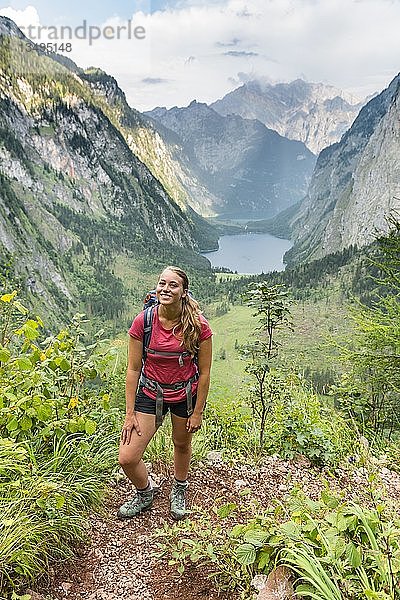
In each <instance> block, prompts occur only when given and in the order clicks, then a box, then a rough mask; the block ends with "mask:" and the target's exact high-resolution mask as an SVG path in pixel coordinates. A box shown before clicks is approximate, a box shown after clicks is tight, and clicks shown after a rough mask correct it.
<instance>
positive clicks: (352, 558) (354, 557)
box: [346, 542, 362, 569]
mask: <svg viewBox="0 0 400 600" xmlns="http://www.w3.org/2000/svg"><path fill="white" fill-rule="evenodd" d="M346 558H347V560H348V561H349V563H350V565H351V566H352V567H353V568H354V569H357V568H358V567H360V566H361V563H362V556H361V550H360V548H357V546H355V545H354V544H353V542H349V543H348V544H347V546H346Z"/></svg>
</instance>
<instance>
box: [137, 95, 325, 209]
mask: <svg viewBox="0 0 400 600" xmlns="http://www.w3.org/2000/svg"><path fill="white" fill-rule="evenodd" d="M145 114H146V115H148V116H150V117H151V118H152V119H154V120H155V121H157V122H158V123H161V125H163V126H164V127H166V128H167V129H169V130H171V131H172V132H174V133H175V134H176V135H177V136H178V138H179V140H180V141H181V145H182V147H183V149H184V151H185V153H186V155H187V156H188V157H189V159H190V162H191V165H192V171H193V172H194V173H195V174H196V176H197V178H198V180H199V181H201V182H202V183H203V184H204V186H205V187H206V188H207V189H208V190H210V192H211V193H212V194H213V195H214V196H216V197H217V198H220V199H222V201H223V202H222V205H221V203H220V204H219V205H217V206H213V208H214V210H215V211H216V212H218V213H219V214H220V215H222V216H225V217H228V216H243V217H248V218H251V217H256V216H260V217H261V216H265V217H266V216H271V215H274V214H276V213H277V212H279V211H280V210H282V209H284V208H286V207H287V206H290V205H291V204H293V203H295V202H296V201H298V200H299V199H300V198H302V197H303V196H304V195H305V193H306V191H307V187H308V183H309V180H310V176H311V172H312V169H313V166H314V163H315V157H314V155H313V154H312V153H311V152H310V151H309V150H308V149H307V148H306V147H305V146H304V144H303V143H301V142H295V141H292V140H287V139H286V138H284V137H282V136H280V135H279V134H278V133H276V132H275V131H272V130H270V129H268V128H266V127H265V125H263V124H262V123H260V122H259V121H257V120H254V119H253V120H250V119H243V118H242V117H239V116H237V115H229V116H227V117H223V116H221V115H220V114H218V113H217V112H216V111H215V110H213V109H212V108H210V107H209V106H207V104H204V103H199V102H196V101H195V100H194V101H193V102H191V104H190V105H189V106H187V107H185V108H177V107H175V108H171V109H169V110H167V109H166V108H155V109H154V110H152V111H149V112H147V113H145Z"/></svg>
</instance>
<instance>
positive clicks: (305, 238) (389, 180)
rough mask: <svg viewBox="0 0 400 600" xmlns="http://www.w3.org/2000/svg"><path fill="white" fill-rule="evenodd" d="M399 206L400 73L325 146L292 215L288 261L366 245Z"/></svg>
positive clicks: (380, 230)
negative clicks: (307, 187) (301, 198)
mask: <svg viewBox="0 0 400 600" xmlns="http://www.w3.org/2000/svg"><path fill="white" fill-rule="evenodd" d="M399 209H400V76H397V77H396V78H395V79H394V80H393V81H392V82H391V84H390V85H389V87H388V88H387V89H386V90H384V91H383V92H382V93H381V94H379V95H378V96H376V97H375V98H373V99H372V100H371V101H370V102H369V103H368V104H367V105H366V106H365V107H364V108H363V109H362V110H361V112H360V114H359V116H358V117H357V119H356V120H355V122H354V124H353V126H352V127H351V129H350V130H349V131H348V132H347V133H346V134H345V135H344V136H343V138H342V140H341V142H340V143H338V144H335V145H333V146H331V147H330V148H327V149H326V150H324V151H323V152H321V154H320V156H319V158H318V161H317V164H316V167H315V171H314V174H313V178H312V182H311V185H310V189H309V192H308V194H307V196H306V198H305V199H304V201H303V202H302V204H301V206H300V209H299V211H298V212H297V214H296V215H295V217H294V218H293V219H292V230H293V239H294V247H293V248H292V249H291V250H290V251H289V252H288V255H287V259H288V260H289V261H301V260H308V259H311V258H319V257H321V256H324V255H326V254H329V253H330V252H335V251H337V250H341V249H343V248H346V247H348V246H350V245H356V246H359V247H361V246H364V245H366V244H368V243H369V242H371V241H372V240H373V239H374V238H375V237H376V235H377V233H384V232H386V231H387V222H386V217H387V216H388V215H389V214H390V213H391V212H392V211H398V210H399Z"/></svg>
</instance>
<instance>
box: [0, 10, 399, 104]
mask: <svg viewBox="0 0 400 600" xmlns="http://www.w3.org/2000/svg"><path fill="white" fill-rule="evenodd" d="M172 1H173V0H172ZM32 2H33V3H34V2H35V0H32ZM9 10H12V9H9ZM30 10H31V11H33V12H31V17H32V18H35V19H37V18H38V16H37V11H36V10H35V9H34V8H33V7H30ZM110 10H111V9H110ZM113 10H114V9H113ZM27 11H28V9H26V10H25V12H24V11H14V13H18V18H19V19H23V18H24V19H25V24H27V22H26V21H27V20H28V19H27ZM3 14H4V12H3ZM7 16H10V17H11V18H13V16H12V15H11V14H7ZM132 20H133V23H136V24H139V25H141V26H143V27H144V28H145V31H146V37H145V39H143V40H140V41H139V40H136V41H135V40H132V39H131V40H127V39H120V40H106V39H100V40H98V41H96V43H93V45H92V47H89V45H88V43H85V42H84V41H79V40H74V41H73V42H72V47H73V48H72V52H71V54H70V57H71V58H72V59H73V60H74V61H75V62H77V63H78V64H79V65H80V66H82V67H85V66H89V65H92V64H95V65H98V66H99V67H101V68H102V69H104V70H105V71H107V72H109V73H111V74H112V75H114V76H115V77H116V78H117V80H118V81H119V83H120V85H121V87H122V88H123V89H124V90H125V91H126V94H127V98H128V100H129V102H130V103H131V105H132V106H134V107H135V108H138V109H139V110H146V109H150V108H152V107H153V106H155V105H157V104H158V105H165V106H175V105H178V106H182V105H187V104H189V103H190V101H191V100H192V99H193V98H197V99H198V100H199V101H202V102H212V101H214V100H215V99H216V98H218V97H221V96H223V95H224V94H226V93H227V92H229V91H231V90H232V89H233V88H234V87H235V86H236V85H238V83H239V85H240V79H241V77H244V75H239V74H251V75H252V78H253V79H254V78H255V77H260V78H263V77H264V78H266V79H267V80H268V81H274V82H276V81H290V80H293V79H296V78H297V77H299V76H300V74H303V75H304V77H306V78H307V79H308V80H309V81H317V82H318V81H321V82H324V83H330V84H332V85H335V86H337V87H339V88H342V89H345V90H347V91H350V92H351V93H353V94H354V95H355V96H358V97H364V96H366V95H368V94H371V93H373V92H374V91H376V90H382V89H383V88H384V87H385V86H386V85H387V84H388V83H389V81H390V80H391V79H392V78H393V77H394V76H395V75H396V74H397V72H398V70H399V64H398V57H399V56H400V36H399V35H398V23H399V22H400V2H399V1H398V0H335V1H334V2H333V1H332V0H269V1H268V2H266V0H215V1H210V0H208V1H207V2H204V1H200V0H185V1H183V0H182V1H180V2H179V3H176V2H175V3H173V4H172V6H170V7H168V8H165V9H164V10H158V11H157V12H153V13H150V12H143V13H141V12H136V13H135V14H134V15H133V16H132ZM17 22H18V21H17ZM124 23H125V22H124V21H123V20H122V19H120V18H119V17H118V16H116V17H113V18H112V19H109V20H108V21H107V23H106V24H110V25H114V26H117V25H121V26H122V25H124ZM216 48H222V49H224V48H226V52H224V51H222V52H221V53H217V54H216ZM188 57H189V58H188ZM192 57H193V58H192ZM271 57H273V58H271ZM233 58H234V59H235V60H233ZM160 73H161V74H162V76H161V77H160ZM159 79H161V81H160V82H158V83H157V96H156V97H155V95H154V83H151V81H152V80H159Z"/></svg>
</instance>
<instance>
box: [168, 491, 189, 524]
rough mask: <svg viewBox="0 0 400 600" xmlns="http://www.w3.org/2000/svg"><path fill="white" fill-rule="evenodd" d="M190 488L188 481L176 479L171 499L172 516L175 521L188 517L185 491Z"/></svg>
mask: <svg viewBox="0 0 400 600" xmlns="http://www.w3.org/2000/svg"><path fill="white" fill-rule="evenodd" d="M187 488H188V484H187V483H178V482H177V481H174V483H173V484H172V490H171V495H170V497H169V498H170V500H171V517H172V518H173V519H175V521H179V520H180V519H184V518H185V517H186V504H185V493H186V490H187Z"/></svg>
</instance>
